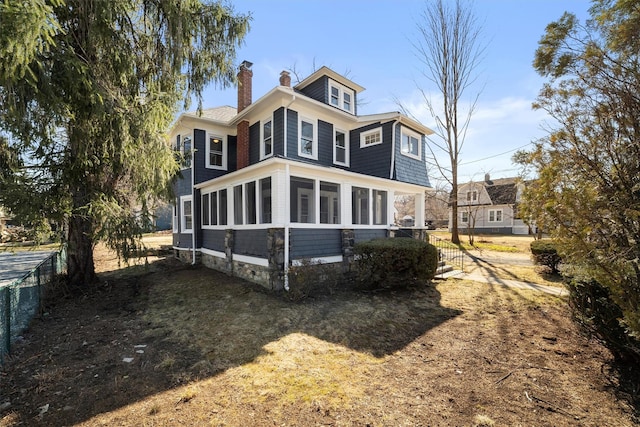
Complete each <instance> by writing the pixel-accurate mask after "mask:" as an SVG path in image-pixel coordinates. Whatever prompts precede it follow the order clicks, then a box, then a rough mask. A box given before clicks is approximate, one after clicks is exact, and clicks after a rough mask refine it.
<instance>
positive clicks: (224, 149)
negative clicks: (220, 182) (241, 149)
mask: <svg viewBox="0 0 640 427" xmlns="http://www.w3.org/2000/svg"><path fill="white" fill-rule="evenodd" d="M206 138H207V139H206V140H205V142H204V143H205V153H206V154H205V155H206V158H205V167H206V168H207V169H216V170H225V171H226V170H227V152H228V150H227V138H225V137H224V136H219V135H216V134H215V133H213V132H207V136H206ZM212 139H219V140H220V141H221V142H222V165H220V166H218V165H212V164H211V140H212Z"/></svg>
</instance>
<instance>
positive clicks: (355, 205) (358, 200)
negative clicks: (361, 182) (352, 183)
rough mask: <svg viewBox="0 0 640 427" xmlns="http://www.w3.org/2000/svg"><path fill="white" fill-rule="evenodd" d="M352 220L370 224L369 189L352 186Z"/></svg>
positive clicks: (354, 222)
mask: <svg viewBox="0 0 640 427" xmlns="http://www.w3.org/2000/svg"><path fill="white" fill-rule="evenodd" d="M351 222H352V223H353V224H369V189H368V188H360V187H352V188H351Z"/></svg>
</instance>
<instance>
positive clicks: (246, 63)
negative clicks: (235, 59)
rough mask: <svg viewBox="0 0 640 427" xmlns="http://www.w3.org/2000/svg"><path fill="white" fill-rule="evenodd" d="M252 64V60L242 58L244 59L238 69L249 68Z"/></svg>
mask: <svg viewBox="0 0 640 427" xmlns="http://www.w3.org/2000/svg"><path fill="white" fill-rule="evenodd" d="M252 65H253V62H249V61H247V60H244V61H242V63H241V64H240V69H241V70H242V69H245V68H246V69H247V70H250V69H251V66H252Z"/></svg>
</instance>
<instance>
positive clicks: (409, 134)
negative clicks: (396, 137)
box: [400, 126, 422, 160]
mask: <svg viewBox="0 0 640 427" xmlns="http://www.w3.org/2000/svg"><path fill="white" fill-rule="evenodd" d="M405 136H407V137H409V138H413V139H415V140H416V145H417V147H418V154H413V153H412V152H409V151H404V137H405ZM400 154H402V155H403V156H407V157H411V158H412V159H417V160H421V159H422V135H420V134H419V133H418V132H415V131H412V130H410V129H409V128H406V127H404V126H402V130H401V132H400Z"/></svg>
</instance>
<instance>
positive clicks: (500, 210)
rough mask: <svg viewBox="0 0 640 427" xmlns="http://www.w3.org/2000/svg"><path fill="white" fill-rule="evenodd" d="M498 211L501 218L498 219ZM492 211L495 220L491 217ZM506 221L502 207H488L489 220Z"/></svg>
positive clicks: (491, 221) (490, 221)
mask: <svg viewBox="0 0 640 427" xmlns="http://www.w3.org/2000/svg"><path fill="white" fill-rule="evenodd" d="M498 212H499V213H500V219H499V220H498ZM491 213H493V220H492V219H491ZM503 221H504V212H503V210H502V209H487V222H488V223H493V222H503Z"/></svg>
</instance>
